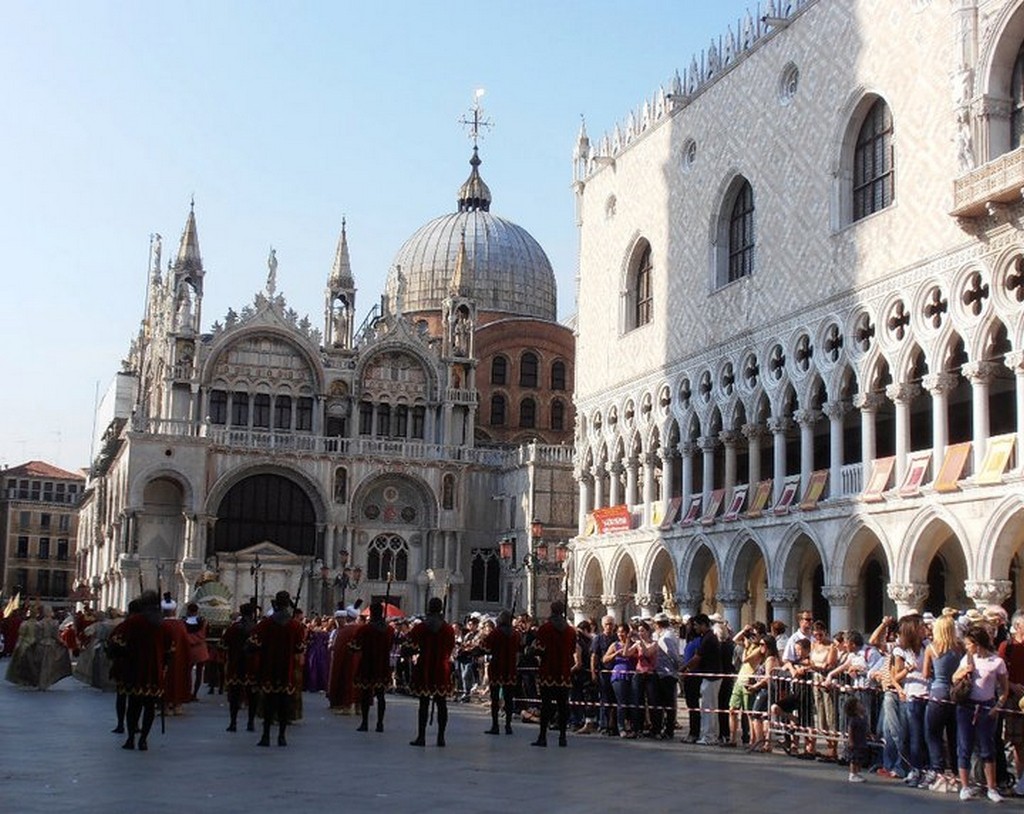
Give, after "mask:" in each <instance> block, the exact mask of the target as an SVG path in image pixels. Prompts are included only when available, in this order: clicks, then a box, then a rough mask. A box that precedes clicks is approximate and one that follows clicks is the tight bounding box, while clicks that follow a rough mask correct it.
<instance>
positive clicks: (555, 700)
mask: <svg viewBox="0 0 1024 814" xmlns="http://www.w3.org/2000/svg"><path fill="white" fill-rule="evenodd" d="M533 647H534V650H535V651H536V652H537V654H538V655H539V657H540V665H539V667H538V669H537V686H538V687H539V688H540V735H538V737H537V740H535V741H534V742H533V745H534V746H547V745H548V726H549V725H550V724H551V714H552V712H553V709H552V707H555V706H557V708H558V745H559V746H568V741H567V740H566V737H565V728H566V726H567V725H568V723H569V688H570V687H571V686H572V662H573V657H574V656H575V654H576V629H575V628H574V627H573V626H572V625H570V624H569V622H568V621H567V620H566V618H565V603H563V602H562V601H561V600H557V599H556V600H555V601H554V602H552V603H551V616H550V617H549V618H548V620H547V621H546V622H545V623H544V624H543V625H541V626H540V628H538V630H537V638H536V639H535V640H534V643H533Z"/></svg>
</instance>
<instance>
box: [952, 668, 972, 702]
mask: <svg viewBox="0 0 1024 814" xmlns="http://www.w3.org/2000/svg"><path fill="white" fill-rule="evenodd" d="M973 688H974V681H973V680H972V674H971V673H968V674H967V675H965V676H961V677H960V678H958V679H957V680H956V681H954V682H953V686H952V687H950V688H949V700H950V701H952V702H953V703H954V704H969V703H970V701H971V690H972V689H973Z"/></svg>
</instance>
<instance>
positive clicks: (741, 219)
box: [726, 180, 754, 283]
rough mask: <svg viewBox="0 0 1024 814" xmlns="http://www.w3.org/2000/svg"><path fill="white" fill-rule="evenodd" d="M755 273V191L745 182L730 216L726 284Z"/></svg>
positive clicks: (737, 195)
mask: <svg viewBox="0 0 1024 814" xmlns="http://www.w3.org/2000/svg"><path fill="white" fill-rule="evenodd" d="M753 271H754V190H753V189H752V188H751V186H750V182H749V181H746V180H744V181H743V184H742V185H741V186H740V188H739V191H738V192H737V193H736V198H735V200H734V201H733V205H732V212H731V213H730V214H729V271H728V274H727V276H726V282H729V283H733V282H735V281H736V280H739V279H741V278H743V277H749V276H750V275H751V274H752V273H753Z"/></svg>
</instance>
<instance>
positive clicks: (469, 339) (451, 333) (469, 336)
mask: <svg viewBox="0 0 1024 814" xmlns="http://www.w3.org/2000/svg"><path fill="white" fill-rule="evenodd" d="M441 319H442V324H443V327H444V340H443V343H442V350H441V353H442V355H443V356H444V358H445V359H447V360H452V361H453V362H455V363H456V364H461V363H460V362H459V361H458V360H465V362H466V363H467V365H468V364H469V363H470V362H471V361H472V360H473V359H474V358H475V355H476V349H475V347H474V344H475V343H474V338H475V333H476V300H474V299H473V270H472V267H471V266H470V263H469V260H468V259H467V257H466V232H465V230H463V231H462V238H461V239H460V241H459V253H458V255H457V257H456V258H455V271H454V272H452V279H451V282H450V284H449V286H448V296H447V297H445V299H444V302H443V303H442V306H441ZM465 378H466V377H463V380H464V381H465ZM453 386H454V385H453ZM465 386H466V385H465V384H463V387H465Z"/></svg>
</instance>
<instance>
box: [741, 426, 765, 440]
mask: <svg viewBox="0 0 1024 814" xmlns="http://www.w3.org/2000/svg"><path fill="white" fill-rule="evenodd" d="M743 434H744V435H745V436H747V440H748V441H754V440H758V441H759V440H760V439H762V438H764V436H765V435H767V434H768V430H767V428H766V427H765V426H764V424H744V425H743Z"/></svg>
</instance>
